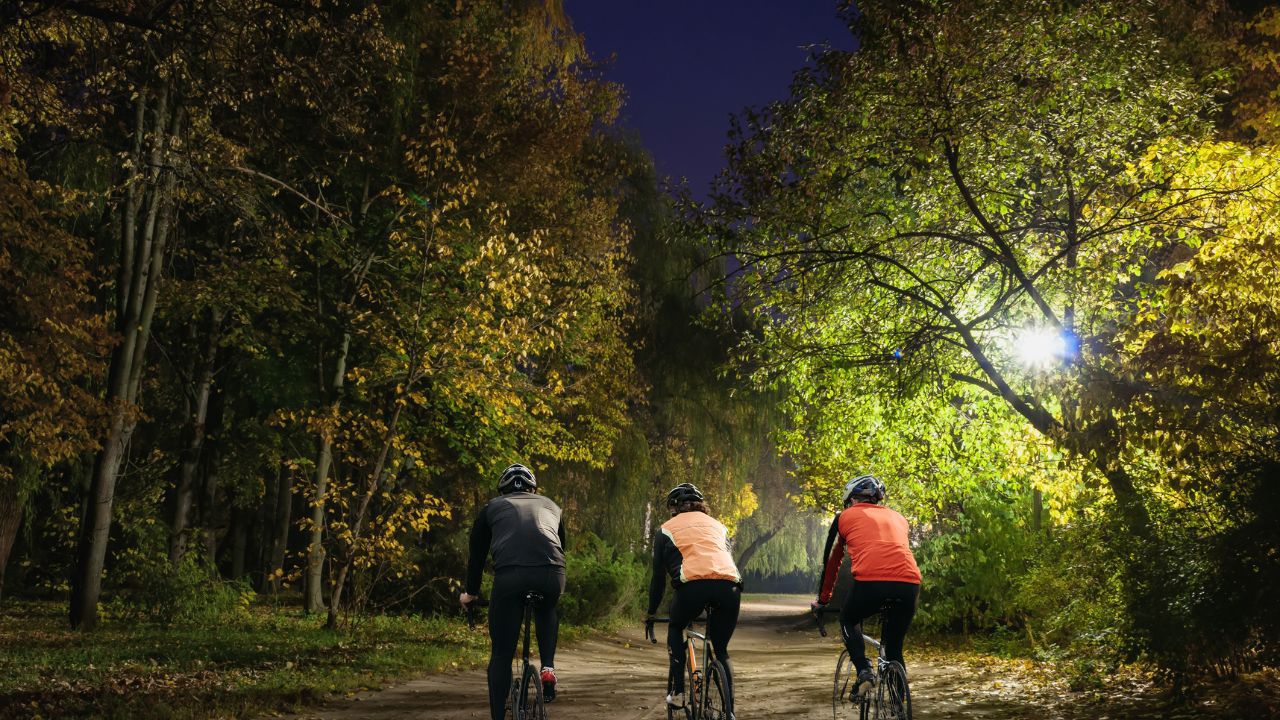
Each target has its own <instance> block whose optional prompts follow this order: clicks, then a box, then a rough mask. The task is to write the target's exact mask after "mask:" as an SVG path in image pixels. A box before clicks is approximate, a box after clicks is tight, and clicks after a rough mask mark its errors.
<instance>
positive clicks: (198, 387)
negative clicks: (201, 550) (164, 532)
mask: <svg viewBox="0 0 1280 720" xmlns="http://www.w3.org/2000/svg"><path fill="white" fill-rule="evenodd" d="M221 324H222V312H221V311H220V310H214V311H212V312H211V313H210V315H209V331H208V333H207V334H206V335H205V342H204V346H203V348H202V350H201V352H200V360H199V362H198V363H196V372H195V377H193V378H192V379H191V380H192V382H193V386H192V387H191V388H190V391H189V392H190V400H191V402H190V408H191V411H190V414H189V415H188V416H187V427H186V429H185V432H184V434H185V436H186V438H187V441H186V443H185V444H184V446H183V448H182V455H181V457H182V460H181V461H180V462H179V463H178V480H177V483H176V486H177V489H176V491H175V493H174V508H173V522H172V525H171V526H170V531H169V562H170V564H172V565H174V566H176V565H177V564H178V563H180V562H181V561H182V556H183V555H184V554H185V553H186V550H187V525H188V523H189V522H190V520H191V506H192V504H193V501H194V499H195V488H196V473H197V472H198V470H199V468H200V453H201V451H202V450H203V449H204V440H205V434H206V433H205V420H206V416H207V415H208V411H209V391H210V389H211V388H212V387H213V371H214V366H215V359H216V356H217V352H218V328H219V326H220V325H221Z"/></svg>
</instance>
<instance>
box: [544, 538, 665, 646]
mask: <svg viewBox="0 0 1280 720" xmlns="http://www.w3.org/2000/svg"><path fill="white" fill-rule="evenodd" d="M565 563H566V564H567V565H568V577H567V578H566V582H565V591H564V594H563V595H561V596H560V605H559V608H560V618H561V619H562V620H564V621H565V622H568V623H572V624H575V625H594V624H599V623H601V622H604V621H608V620H613V619H617V618H633V617H636V616H637V615H638V614H639V613H640V611H641V609H642V608H643V607H644V603H645V601H646V600H645V598H646V597H647V592H648V587H649V585H648V582H649V575H648V570H649V567H648V565H647V564H646V563H645V562H644V561H643V559H642V558H638V557H637V556H635V555H634V554H632V553H630V552H628V551H624V550H619V549H618V548H616V547H613V546H611V545H610V544H609V543H607V542H605V541H604V540H601V539H600V538H598V537H596V536H595V535H594V534H592V533H585V534H582V535H579V536H577V537H575V538H573V542H572V543H571V545H570V548H569V552H568V553H567V554H566V557H565Z"/></svg>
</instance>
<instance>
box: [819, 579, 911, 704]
mask: <svg viewBox="0 0 1280 720" xmlns="http://www.w3.org/2000/svg"><path fill="white" fill-rule="evenodd" d="M894 602H896V601H894V600H889V601H887V602H886V603H885V604H884V605H882V606H881V607H880V627H881V628H883V627H884V622H885V614H886V613H887V612H888V610H889V608H890V607H892V605H893V603H894ZM810 612H812V613H813V617H814V619H815V620H816V621H817V623H818V634H819V635H821V636H822V637H826V636H827V628H826V626H825V625H824V624H823V622H822V616H823V614H825V613H828V612H836V610H835V609H834V608H831V609H828V608H821V609H819V608H815V609H813V610H811V611H810ZM846 633H847V630H845V627H844V625H841V626H840V635H841V638H842V639H844V640H848V635H847V634H846ZM862 641H863V642H865V643H870V644H871V646H872V647H874V648H875V649H876V662H875V668H874V670H872V674H873V676H874V680H873V683H874V686H875V689H876V692H875V698H874V700H873V699H872V697H871V693H869V692H866V693H859V692H858V685H857V682H856V679H857V675H858V673H857V669H856V668H855V667H854V665H853V659H852V658H850V657H849V651H848V649H844V650H841V651H840V659H838V660H836V674H835V684H834V686H833V687H832V689H831V714H832V716H833V717H834V718H835V720H845V719H846V718H852V717H853V716H854V708H857V716H858V720H911V688H910V686H909V685H908V684H907V669H906V668H905V667H903V666H902V663H900V662H898V661H897V660H889V659H887V658H886V657H885V656H884V646H883V645H882V644H881V643H880V641H878V640H876V639H875V638H873V637H871V636H870V635H867V634H865V633H863V635H862Z"/></svg>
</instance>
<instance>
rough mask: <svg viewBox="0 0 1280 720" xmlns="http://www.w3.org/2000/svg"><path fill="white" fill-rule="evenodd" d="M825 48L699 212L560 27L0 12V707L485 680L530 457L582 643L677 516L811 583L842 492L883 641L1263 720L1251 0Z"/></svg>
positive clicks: (1262, 188)
mask: <svg viewBox="0 0 1280 720" xmlns="http://www.w3.org/2000/svg"><path fill="white" fill-rule="evenodd" d="M832 13H833V14H835V13H839V14H840V17H841V18H842V19H843V20H844V21H845V23H846V24H847V26H848V29H849V32H850V33H851V35H852V37H853V38H854V39H855V48H854V49H853V50H838V49H834V48H830V47H827V48H823V47H816V48H814V49H813V51H812V59H811V62H810V63H809V64H807V65H805V66H803V67H797V68H796V69H795V74H794V79H793V81H792V84H791V86H790V88H779V89H778V95H779V96H780V97H783V98H784V99H782V100H779V101H777V102H774V103H771V104H767V105H764V106H759V107H745V108H743V109H742V111H741V112H740V113H739V114H738V115H736V116H735V117H734V118H732V122H731V123H727V124H726V128H725V131H726V145H725V158H724V169H723V170H722V172H721V173H720V174H719V175H718V176H717V177H716V179H715V181H714V184H713V187H712V188H711V191H710V193H709V194H707V195H705V196H704V195H701V194H699V193H698V192H695V191H694V190H693V189H691V188H690V187H688V186H687V185H681V184H680V183H679V182H675V181H671V180H670V179H667V178H663V177H660V176H659V174H658V172H657V170H656V169H655V165H654V161H653V158H652V157H651V156H650V155H649V152H648V151H647V150H646V149H645V147H644V145H643V143H642V141H641V140H640V139H639V138H638V137H637V135H636V134H635V133H634V132H633V131H632V130H630V129H629V128H628V127H627V126H626V124H625V123H624V122H622V121H620V120H619V118H620V114H621V113H622V112H623V109H624V108H625V104H626V100H627V92H626V88H624V87H622V86H620V85H619V84H617V83H615V82H613V81H610V80H609V79H608V78H607V73H606V70H607V68H608V62H609V61H608V59H607V58H598V57H593V56H592V55H591V54H589V53H588V52H587V50H586V47H585V44H584V42H583V37H582V35H580V34H579V33H578V32H577V31H576V30H575V29H574V26H573V21H572V17H570V16H569V15H568V14H567V13H566V9H565V7H564V5H563V3H562V2H560V1H559V0H466V1H465V2H463V1H461V0H458V1H455V0H447V1H446V0H415V1H413V2H407V1H404V0H398V1H397V0H388V1H380V2H374V3H370V2H356V1H354V0H47V1H46V0H33V1H31V2H26V1H23V2H17V1H14V0H7V1H0V645H2V646H4V648H5V651H4V652H3V653H0V655H3V657H0V668H3V670H4V672H3V673H0V674H4V675H6V676H8V679H6V680H0V717H28V716H30V715H31V714H32V713H35V714H38V713H39V712H41V711H38V710H31V708H40V707H43V708H44V710H43V711H42V712H44V716H47V717H58V716H72V715H86V716H89V715H94V714H95V712H97V713H100V714H101V716H113V717H115V716H118V717H143V716H147V717H150V715H145V714H144V713H143V710H142V709H141V708H142V703H145V702H147V700H146V698H153V699H154V698H155V697H162V698H169V699H170V700H172V698H173V696H174V693H175V692H176V691H174V690H173V689H172V687H171V686H164V687H162V686H163V683H162V682H159V680H157V678H169V679H173V678H177V680H178V682H179V685H182V684H183V683H186V684H187V685H186V686H187V687H189V688H194V689H193V690H192V692H191V697H192V698H194V699H193V700H191V701H190V703H191V704H190V705H189V706H184V709H181V710H174V713H173V714H172V715H156V716H157V717H160V716H164V717H171V716H172V717H213V716H218V717H222V716H235V717H255V716H256V715H255V714H254V713H258V712H264V711H268V710H278V709H286V708H293V707H295V706H298V705H307V704H310V703H314V702H315V701H317V700H318V699H321V695H322V694H323V692H324V691H326V690H328V691H337V692H342V691H345V690H347V689H352V688H356V687H363V686H366V685H369V684H371V683H375V682H376V679H371V678H393V677H395V678H401V677H406V676H407V675H408V674H410V673H411V672H412V669H413V668H421V669H424V670H425V669H433V668H441V667H446V666H448V665H449V663H453V666H454V667H457V665H458V664H459V663H462V664H471V665H474V664H476V663H479V662H482V661H483V660H484V652H485V651H486V650H487V646H486V643H487V640H485V637H484V636H483V634H482V633H481V634H475V633H471V634H468V633H466V632H465V631H464V628H465V626H464V625H463V624H462V623H461V621H460V620H459V616H458V610H457V595H458V592H459V591H460V590H461V586H462V581H463V577H464V574H465V567H466V563H467V535H468V533H469V531H470V529H471V526H472V524H473V523H474V522H475V520H476V515H477V512H478V511H479V509H480V508H481V507H482V506H483V505H484V503H485V502H486V501H487V500H488V499H489V498H490V497H492V496H493V495H495V494H496V492H497V490H496V482H497V476H498V474H499V473H500V472H501V471H502V469H503V468H504V467H506V466H508V465H510V464H512V463H515V462H522V463H525V464H527V465H529V466H530V467H531V468H533V469H534V470H535V471H536V472H537V474H538V478H539V491H540V492H541V493H542V494H545V495H547V496H548V497H550V498H552V499H554V500H555V502H556V503H558V504H559V505H560V506H561V507H562V508H563V511H564V518H565V524H566V530H567V536H568V541H567V542H566V546H567V551H568V552H567V556H568V559H567V566H568V587H567V589H566V591H565V595H564V597H563V598H562V600H561V604H560V613H561V618H562V620H563V621H564V622H565V623H566V625H567V626H573V627H574V628H579V630H578V632H582V633H588V632H597V631H600V632H603V631H606V630H607V629H608V628H613V627H617V626H618V625H619V624H628V623H630V624H631V625H634V624H635V621H636V620H637V618H638V617H639V613H640V612H641V611H642V609H643V599H642V593H643V592H644V591H645V589H646V588H647V586H648V579H649V578H648V572H649V562H650V561H649V555H650V552H651V549H652V542H653V533H654V531H655V529H656V527H657V526H658V525H660V524H661V522H662V520H663V519H664V518H663V517H662V513H663V512H664V511H665V507H664V505H663V500H664V498H665V496H666V493H667V490H668V489H669V488H671V487H672V486H674V485H676V484H678V483H681V482H692V483H694V484H696V485H698V487H700V488H701V489H702V490H703V492H704V493H705V494H706V495H707V496H708V499H709V501H710V504H711V507H712V509H713V512H714V515H715V517H716V518H717V519H719V520H720V521H721V522H723V523H724V524H725V525H726V526H727V527H728V528H729V530H730V533H731V534H732V537H733V545H734V551H735V555H736V559H737V562H738V565H739V567H740V568H742V570H743V574H744V575H745V578H746V579H745V584H746V590H747V592H757V593H759V592H765V593H803V594H806V595H810V594H812V593H814V592H815V591H816V590H817V584H818V576H819V572H820V569H821V562H822V559H823V558H822V551H823V547H822V543H823V540H824V539H825V535H826V530H827V527H828V525H829V524H830V522H831V516H832V514H833V513H834V512H835V511H836V510H837V509H838V508H839V505H840V489H841V487H842V486H843V485H844V483H845V481H847V480H849V479H850V478H852V477H854V476H856V475H859V474H861V473H864V472H874V473H875V474H876V475H878V476H880V477H881V478H884V479H885V482H886V484H887V485H888V487H889V496H888V504H889V505H890V506H892V507H894V508H895V509H897V510H898V511H899V512H901V513H903V514H904V515H905V516H906V517H907V518H908V519H909V520H910V523H911V527H912V536H911V537H912V545H913V550H914V552H915V555H916V558H917V559H918V562H919V565H920V570H921V573H922V575H923V576H924V581H923V593H922V595H921V601H920V607H919V610H918V612H917V615H916V620H915V625H914V626H913V630H912V632H913V633H916V634H919V635H920V636H921V637H930V638H936V639H937V642H939V643H942V646H943V647H949V645H947V643H954V642H967V643H970V645H971V646H973V647H977V648H979V649H980V650H981V651H982V652H986V653H990V654H992V655H994V656H999V657H1005V658H1007V657H1016V658H1027V659H1028V660H1029V661H1033V662H1037V663H1045V664H1047V666H1049V667H1055V668H1061V670H1060V672H1061V673H1062V674H1064V675H1066V676H1068V677H1070V678H1071V684H1072V686H1073V688H1093V687H1098V686H1101V685H1102V684H1103V683H1104V681H1105V679H1106V677H1107V676H1108V675H1110V674H1112V673H1113V672H1115V671H1116V669H1117V668H1121V667H1126V668H1141V669H1142V672H1144V673H1149V674H1150V677H1151V678H1153V682H1154V683H1156V684H1157V685H1158V686H1159V687H1160V688H1163V689H1165V690H1167V692H1168V697H1169V698H1171V699H1170V702H1174V703H1186V702H1193V701H1195V699H1196V698H1198V697H1204V696H1205V693H1207V692H1210V690H1206V688H1213V687H1217V688H1223V687H1227V688H1231V690H1230V693H1231V694H1232V695H1231V696H1232V697H1235V698H1237V699H1238V700H1239V703H1240V704H1237V705H1228V706H1226V709H1225V710H1221V709H1220V711H1221V712H1222V713H1225V714H1222V715H1221V716H1222V717H1264V716H1266V713H1269V712H1280V670H1277V668H1280V613H1277V612H1276V610H1275V608H1276V603H1277V600H1276V598H1277V597H1280V525H1277V523H1276V522H1275V521H1274V518H1275V517H1276V516H1277V515H1280V401H1278V400H1277V398H1280V203H1278V202H1277V201H1278V200H1280V8H1275V7H1269V6H1267V4H1265V3H1248V2H1226V1H1225V0H1214V1H1211V2H1190V1H1187V0H1098V1H1092V0H1091V1H1089V2H1057V1H1054V0H1012V1H1008V2H1005V1H997V0H919V1H911V2H902V1H897V0H863V1H859V2H856V3H852V4H850V3H839V4H838V5H837V4H836V3H832ZM31 628H37V630H31ZM217 628H223V629H224V632H225V633H226V637H225V638H223V639H222V640H221V641H219V640H218V639H217V638H216V637H214V635H216V629H217ZM233 628H234V629H233ZM32 633H34V634H32ZM233 636H234V638H238V639H234V640H233V639H232V638H233ZM31 637H39V638H44V639H45V640H46V641H47V643H45V645H42V647H46V646H47V647H46V649H41V650H34V649H31V648H30V647H27V645H28V639H29V638H31ZM174 637H184V638H186V640H185V641H183V642H184V643H185V645H184V647H186V648H187V649H185V650H177V649H175V650H172V651H170V652H169V653H168V654H163V653H162V654H161V655H159V656H157V655H156V652H157V651H152V650H146V648H143V649H140V650H138V651H137V653H139V654H137V655H136V656H135V655H131V654H129V653H131V652H134V651H133V650H128V649H125V648H132V647H133V643H135V642H137V643H140V645H139V647H143V646H144V645H145V646H146V647H150V644H151V643H154V644H155V647H157V648H159V647H160V646H161V645H163V644H166V643H168V642H171V641H172V638H174ZM394 637H412V638H415V640H417V641H421V645H422V647H420V648H417V649H413V650H412V651H410V650H406V649H403V648H401V647H400V646H398V645H396V646H394V649H393V650H387V649H386V648H387V647H392V644H394V642H395V640H393V639H391V638H394ZM95 638H97V640H95ZM219 642H224V643H226V644H227V645H228V647H222V646H220V645H219V644H218V643H219ZM241 642H242V643H243V644H244V646H243V647H239V646H237V647H236V648H234V649H228V648H229V646H230V644H232V643H241ZM922 642H923V641H922ZM284 643H287V645H284ZM37 644H39V643H37ZM110 645H115V646H116V649H115V650H111V649H109V648H108V647H107V646H110ZM219 648H222V649H219ZM253 648H256V650H254V649H253ZM334 648H340V649H341V653H345V655H343V658H344V659H343V662H344V663H345V665H346V666H347V667H344V668H343V669H342V670H341V672H352V671H351V668H352V667H356V668H359V667H360V666H361V663H365V664H368V665H369V666H370V667H374V666H375V665H376V668H375V669H372V670H369V671H368V672H365V670H361V671H360V672H359V673H357V674H356V675H353V676H350V677H349V676H346V675H340V674H336V673H339V671H338V670H337V669H334V668H331V667H328V666H326V665H325V662H326V661H325V660H323V657H324V656H325V653H327V652H332V651H333V649H334ZM424 648H425V649H424ZM224 651H225V652H224ZM113 652H114V653H118V654H117V655H113V654H112V653H113ZM273 653H277V654H278V653H284V654H286V655H288V657H290V658H295V659H293V660H290V662H289V665H288V667H287V670H286V668H285V667H284V666H283V665H282V664H280V663H277V662H276V659H274V658H273V657H272V654H273ZM424 653H425V654H424ZM433 653H434V654H433ZM384 655H386V656H394V657H384ZM280 657H284V655H281V656H280ZM296 658H305V662H304V661H303V660H298V659H296ZM824 662H825V660H824ZM206 664H207V665H206ZM295 664H296V666H295ZM277 665H279V668H277V667H276V666H277ZM824 667H825V665H824ZM264 668H265V669H264ZM255 672H257V673H259V674H258V675H254V674H253V673H255ZM824 672H825V671H824ZM231 675H234V676H235V678H236V680H235V682H236V683H239V685H238V686H237V687H239V688H240V690H231V689H229V688H230V687H231V685H220V684H219V683H223V682H224V681H225V678H226V677H228V676H231ZM264 677H265V678H267V679H265V680H264V679H263V678H264ZM317 677H318V678H320V679H319V680H316V678H317ZM58 683H62V685H59V684H58ZM255 683H257V684H258V685H257V686H256V687H257V688H258V690H260V692H259V693H258V694H256V695H253V694H252V692H250V691H253V692H257V691H254V690H253V689H254V687H255ZM233 684H234V683H233ZM64 686H65V687H64ZM268 686H270V687H269V689H267V688H268ZM166 687H169V689H165V688H166ZM58 688H61V689H58ZM121 688H123V689H121ZM245 688H248V690H246V689H245ZM249 695H252V697H249ZM108 696H109V697H110V698H112V699H111V700H110V703H114V704H108V705H103V704H101V703H103V702H107V701H105V700H103V698H104V697H108ZM173 702H177V701H176V700H174V701H173ZM918 702H920V703H922V704H921V706H920V707H922V708H923V707H925V705H924V704H923V703H925V702H927V698H924V697H922V698H919V699H918ZM42 703H43V704H44V705H41V704H42ZM202 705H203V707H202ZM175 707H176V706H175ZM93 708H97V710H96V711H95V710H93ZM103 708H109V710H104V709H103ZM202 712H209V713H224V714H213V715H204V714H201V713H202ZM24 713H26V714H24ZM112 713H116V714H114V715H112ZM184 713H185V714H184ZM95 716H96V715H95ZM922 717H927V715H926V716H922Z"/></svg>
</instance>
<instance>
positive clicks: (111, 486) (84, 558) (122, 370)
mask: <svg viewBox="0 0 1280 720" xmlns="http://www.w3.org/2000/svg"><path fill="white" fill-rule="evenodd" d="M149 97H150V92H149V91H147V90H145V89H144V90H142V91H140V92H139V93H138V99H137V101H136V102H137V107H136V109H135V127H134V146H133V153H132V157H131V159H130V160H131V163H132V168H133V169H132V170H130V172H131V173H132V175H133V177H131V178H130V181H129V182H127V183H126V190H125V199H124V202H123V203H122V205H121V221H120V267H119V274H118V277H117V293H118V294H117V298H118V301H119V303H120V304H119V305H118V306H117V308H116V332H117V334H118V335H119V336H120V342H119V343H118V344H117V345H116V347H115V349H114V350H113V351H112V354H111V365H110V371H109V376H108V380H107V388H106V401H107V404H108V407H109V408H110V411H109V415H108V420H107V427H106V429H105V433H104V436H103V440H102V446H101V447H102V449H101V450H100V451H99V452H98V454H97V457H96V458H95V461H94V470H93V476H92V479H91V480H90V483H89V494H88V503H87V505H86V507H85V513H84V517H83V518H82V521H81V524H80V539H79V552H78V553H77V560H76V568H75V571H74V573H73V574H72V578H71V607H70V620H71V626H72V627H73V628H80V629H85V630H91V629H93V628H94V626H96V625H97V622H98V597H99V595H100V594H101V591H102V569H103V565H104V564H105V562H106V555H107V539H108V537H109V535H110V531H111V514H112V507H113V503H114V501H115V486H116V480H117V479H118V477H119V473H120V465H121V462H122V461H123V460H124V456H125V448H126V447H127V446H128V444H129V439H130V438H131V437H132V435H133V431H134V428H135V427H136V426H137V413H136V402H137V397H138V389H139V386H140V385H141V382H142V373H143V370H144V368H145V357H146V350H147V341H148V340H149V339H150V333H151V321H152V318H153V316H154V314H155V307H156V299H157V297H158V295H159V292H160V283H161V272H162V270H163V267H164V258H165V246H166V243H167V241H168V238H169V230H170V225H171V222H172V219H173V218H172V214H173V197H174V190H175V188H176V185H177V179H176V176H175V174H174V173H173V171H172V170H171V168H172V166H173V162H172V161H171V158H170V155H171V154H172V152H173V139H174V138H175V137H176V136H177V134H178V133H179V131H180V130H181V127H182V119H183V115H182V112H181V110H180V109H174V110H172V111H171V110H170V108H169V103H170V91H169V89H168V88H167V87H166V88H165V89H164V90H163V91H162V92H161V94H160V96H159V98H158V106H157V108H156V109H155V111H154V112H153V113H152V115H153V118H154V119H153V120H152V122H151V123H150V131H149V132H148V127H147V125H148V122H147V102H148V98H149ZM144 147H145V149H146V150H147V155H148V157H144V156H143V154H144ZM144 206H145V208H146V215H145V217H144V216H142V214H141V213H142V210H143V208H144ZM139 221H141V222H139Z"/></svg>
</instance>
